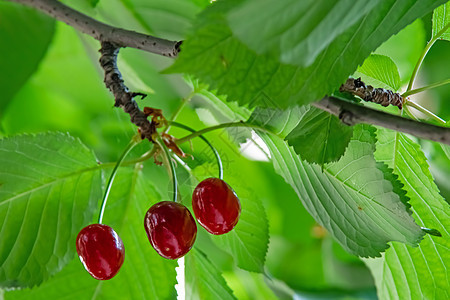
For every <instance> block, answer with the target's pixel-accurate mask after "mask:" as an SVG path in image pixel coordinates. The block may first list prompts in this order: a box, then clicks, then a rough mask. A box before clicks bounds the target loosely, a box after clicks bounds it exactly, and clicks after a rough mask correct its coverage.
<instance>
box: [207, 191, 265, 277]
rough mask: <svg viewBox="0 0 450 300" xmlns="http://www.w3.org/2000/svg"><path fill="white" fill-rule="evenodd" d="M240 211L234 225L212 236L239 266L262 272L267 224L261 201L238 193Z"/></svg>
mask: <svg viewBox="0 0 450 300" xmlns="http://www.w3.org/2000/svg"><path fill="white" fill-rule="evenodd" d="M238 196H239V200H240V201H241V205H242V212H241V216H240V218H239V222H238V224H237V225H236V227H235V228H234V229H233V230H232V231H230V232H229V233H227V234H224V235H220V236H216V237H213V240H214V242H216V243H217V244H218V245H219V246H220V247H221V248H223V249H224V250H225V251H227V252H229V253H230V254H231V255H232V256H233V258H234V260H235V261H236V264H237V266H238V267H239V268H241V269H244V270H247V271H251V272H259V273H261V272H263V269H264V262H265V258H266V253H267V248H268V244H269V224H268V221H267V216H266V212H265V211H264V207H263V206H262V203H261V201H259V200H258V199H255V198H252V197H251V195H243V193H242V189H241V190H240V192H239V193H238Z"/></svg>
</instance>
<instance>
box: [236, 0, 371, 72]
mask: <svg viewBox="0 0 450 300" xmlns="http://www.w3.org/2000/svg"><path fill="white" fill-rule="evenodd" d="M378 2H379V0H375V1H370V2H366V1H356V2H355V1H351V0H338V1H332V0H306V1H305V0H304V1H296V0H285V1H278V0H247V1H245V2H244V4H243V5H241V6H239V7H237V8H235V9H233V10H231V12H230V13H229V14H228V22H229V24H230V27H231V30H232V31H233V33H234V35H236V36H237V37H238V38H239V39H240V41H241V42H243V43H244V44H246V45H247V46H249V47H250V48H251V49H252V50H254V51H255V52H256V53H258V54H263V53H276V54H277V56H279V60H280V62H282V63H285V64H293V65H298V66H309V65H311V64H312V63H313V62H314V60H315V59H316V58H317V57H318V55H319V54H320V53H322V52H323V51H324V50H325V49H326V48H327V47H328V46H329V45H330V44H331V43H332V42H333V41H334V40H335V39H337V38H338V37H339V35H340V34H342V33H343V32H345V31H346V30H348V29H349V28H350V27H351V26H352V25H354V24H355V23H356V22H358V21H360V20H361V19H362V18H365V17H366V15H367V14H374V13H376V10H375V9H376V7H377V5H378ZM374 10H375V11H374ZM256 12H257V13H256ZM249 20H251V22H249Z"/></svg>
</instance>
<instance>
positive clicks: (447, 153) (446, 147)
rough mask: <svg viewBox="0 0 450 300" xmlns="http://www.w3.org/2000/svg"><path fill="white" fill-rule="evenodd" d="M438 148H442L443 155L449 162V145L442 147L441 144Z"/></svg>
mask: <svg viewBox="0 0 450 300" xmlns="http://www.w3.org/2000/svg"><path fill="white" fill-rule="evenodd" d="M440 146H441V148H442V151H444V153H445V155H446V156H447V158H448V159H449V160H450V146H449V145H443V144H440Z"/></svg>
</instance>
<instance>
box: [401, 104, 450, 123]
mask: <svg viewBox="0 0 450 300" xmlns="http://www.w3.org/2000/svg"><path fill="white" fill-rule="evenodd" d="M406 105H408V106H411V107H414V108H415V109H417V110H418V111H420V112H421V113H423V114H425V115H426V116H428V117H430V118H431V119H433V120H435V121H437V122H439V123H441V124H444V125H445V124H447V122H446V121H445V120H444V119H442V118H440V117H439V116H437V115H435V114H434V113H432V112H431V111H429V110H428V109H426V108H425V107H423V106H422V105H420V104H418V103H415V102H412V101H407V102H406Z"/></svg>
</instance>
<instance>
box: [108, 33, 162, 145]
mask: <svg viewBox="0 0 450 300" xmlns="http://www.w3.org/2000/svg"><path fill="white" fill-rule="evenodd" d="M119 49H120V47H119V46H118V45H115V44H113V43H110V42H102V48H101V49H100V53H101V56H100V65H101V66H102V68H103V70H104V71H105V80H104V81H105V85H106V87H107V88H108V89H109V90H110V91H111V92H112V93H113V94H114V99H115V101H116V102H115V104H114V106H116V107H121V108H122V109H123V111H124V112H126V113H127V114H129V115H130V119H131V122H132V123H133V124H135V125H136V126H138V127H139V132H140V134H141V137H142V138H147V139H148V140H149V141H151V142H153V135H154V134H155V133H156V124H155V123H154V122H150V121H149V120H148V119H147V114H145V113H144V112H142V111H141V110H140V109H139V106H138V105H137V103H136V101H134V100H133V97H135V96H137V95H140V96H145V95H144V94H136V93H132V92H130V91H129V90H128V88H127V87H126V86H125V84H124V82H123V79H122V74H120V71H119V69H118V68H117V54H119Z"/></svg>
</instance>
